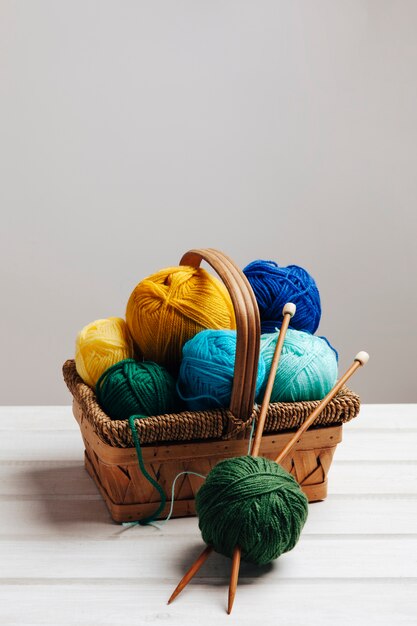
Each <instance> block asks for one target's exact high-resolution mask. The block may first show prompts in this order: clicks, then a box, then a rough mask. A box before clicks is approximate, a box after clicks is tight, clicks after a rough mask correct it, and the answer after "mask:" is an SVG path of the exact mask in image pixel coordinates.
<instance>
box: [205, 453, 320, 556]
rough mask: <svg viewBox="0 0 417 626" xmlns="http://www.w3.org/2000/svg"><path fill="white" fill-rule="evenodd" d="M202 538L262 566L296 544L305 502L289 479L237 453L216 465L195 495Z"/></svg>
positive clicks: (262, 462)
mask: <svg viewBox="0 0 417 626" xmlns="http://www.w3.org/2000/svg"><path fill="white" fill-rule="evenodd" d="M196 511H197V515H198V517H199V527H200V530H201V534H202V537H203V540H204V541H205V542H206V543H207V545H210V546H212V547H213V548H214V549H215V550H216V552H220V553H221V554H224V555H225V556H228V557H231V556H232V555H233V550H234V548H235V546H239V547H240V548H241V551H242V558H243V559H244V560H246V561H249V562H252V563H257V564H258V565H265V564H266V563H270V562H271V561H273V560H274V559H276V558H278V557H279V556H280V555H281V554H283V553H284V552H288V551H289V550H292V548H293V547H294V546H295V544H296V543H297V541H298V539H299V537H300V534H301V530H302V528H303V526H304V524H305V521H306V519H307V514H308V500H307V497H306V496H305V495H304V493H303V492H302V490H301V487H300V485H299V484H298V483H297V481H296V480H295V478H293V477H292V476H291V474H289V473H288V472H287V471H286V470H284V469H283V468H282V467H281V466H280V465H278V464H277V463H275V462H274V461H270V460H269V459H265V458H264V457H251V456H241V457H236V458H232V459H226V460H225V461H221V462H220V463H218V464H217V465H216V466H215V467H214V468H213V469H212V470H211V472H210V473H209V475H208V476H207V478H206V481H205V482H204V483H203V485H202V486H201V487H200V489H199V491H198V492H197V496H196Z"/></svg>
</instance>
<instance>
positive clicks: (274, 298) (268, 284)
mask: <svg viewBox="0 0 417 626" xmlns="http://www.w3.org/2000/svg"><path fill="white" fill-rule="evenodd" d="M243 272H244V274H245V276H246V278H247V279H248V281H249V283H250V285H251V287H252V289H253V291H254V294H255V297H256V300H257V302H258V307H259V313H260V317H261V330H262V333H271V332H273V331H274V330H275V328H280V327H281V322H282V308H283V306H284V305H285V304H286V303H287V302H293V303H294V304H295V305H296V307H297V315H295V316H294V317H293V318H292V320H291V326H292V328H296V329H298V330H303V331H307V332H309V333H315V332H316V330H317V328H318V326H319V323H320V318H321V304H320V294H319V291H318V289H317V285H316V283H315V281H314V279H313V277H312V276H311V275H310V274H309V273H308V272H307V271H306V270H305V269H304V268H302V267H299V266H298V265H288V266H287V267H280V266H279V265H278V263H276V262H275V261H263V260H257V261H253V262H252V263H249V265H247V266H246V267H245V268H244V270H243Z"/></svg>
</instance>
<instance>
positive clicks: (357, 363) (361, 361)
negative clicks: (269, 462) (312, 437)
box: [275, 351, 369, 463]
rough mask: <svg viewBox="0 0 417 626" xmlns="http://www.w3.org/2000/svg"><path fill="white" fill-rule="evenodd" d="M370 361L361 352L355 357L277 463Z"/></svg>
mask: <svg viewBox="0 0 417 626" xmlns="http://www.w3.org/2000/svg"><path fill="white" fill-rule="evenodd" d="M368 361H369V354H368V353H367V352H364V351H361V352H358V354H357V355H356V356H355V359H354V361H353V363H352V365H351V366H350V367H349V369H348V370H347V371H346V372H345V373H344V374H343V376H342V377H341V378H340V379H339V380H338V381H337V383H336V384H335V386H334V387H333V389H331V390H330V391H329V393H328V394H327V396H325V397H324V398H323V400H322V401H321V402H320V404H318V405H317V406H316V408H315V409H314V411H313V412H312V414H311V415H310V416H309V417H308V418H307V419H306V421H305V422H304V423H303V424H302V425H301V426H300V428H299V429H298V430H297V432H296V433H295V434H294V436H293V437H291V439H290V440H289V442H288V443H287V445H286V446H285V447H284V448H283V449H282V450H281V452H280V453H279V455H278V456H277V458H276V459H275V463H281V462H282V460H283V459H285V457H286V456H287V455H288V454H289V452H291V450H292V449H293V447H294V446H295V445H296V443H297V441H298V440H299V438H300V437H301V435H302V434H303V433H304V432H305V431H306V430H307V428H309V427H310V426H311V424H312V423H313V422H314V421H315V420H316V419H317V417H318V416H319V415H320V413H321V412H322V411H323V410H324V409H325V408H326V406H327V405H328V404H329V402H330V401H331V400H332V399H333V398H334V397H335V395H336V394H337V393H338V392H339V391H340V389H341V388H342V387H343V385H344V384H345V383H346V382H347V381H348V380H349V378H350V377H351V376H352V375H353V374H354V373H355V372H356V370H357V369H358V367H361V366H362V365H366V364H367V362H368Z"/></svg>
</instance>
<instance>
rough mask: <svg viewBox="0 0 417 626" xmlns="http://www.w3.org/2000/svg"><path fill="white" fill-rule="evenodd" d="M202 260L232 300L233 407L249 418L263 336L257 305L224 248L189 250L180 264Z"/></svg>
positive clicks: (236, 413) (239, 416)
mask: <svg viewBox="0 0 417 626" xmlns="http://www.w3.org/2000/svg"><path fill="white" fill-rule="evenodd" d="M202 260H204V261H206V262H207V263H208V264H209V265H210V266H211V267H212V268H213V269H214V270H215V272H217V274H218V275H219V276H220V278H221V279H222V281H223V283H224V284H225V286H226V289H227V290H228V292H229V294H230V297H231V299H232V302H233V307H234V310H235V317H236V328H237V345H236V360H235V371H234V377H233V387H232V394H231V398H230V411H231V413H232V414H233V415H234V417H235V418H237V419H240V420H242V421H243V422H246V421H247V420H248V419H249V417H250V416H251V414H252V411H253V403H254V400H255V389H256V379H257V373H258V359H259V346H260V336H261V325H260V320H259V310H258V305H257V303H256V300H255V296H254V294H253V291H252V288H251V286H250V284H249V282H248V280H247V278H246V276H245V275H244V273H243V272H242V270H240V269H239V268H238V267H237V266H236V265H235V264H234V262H233V261H232V260H231V259H230V258H229V257H228V256H227V255H226V254H224V253H223V252H220V251H219V250H215V249H213V248H203V249H197V250H189V251H188V252H186V253H185V254H184V256H183V257H182V259H181V261H180V265H190V266H192V267H199V266H200V263H201V261H202ZM234 428H236V423H230V424H229V431H231V430H233V429H234Z"/></svg>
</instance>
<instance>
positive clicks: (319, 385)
mask: <svg viewBox="0 0 417 626" xmlns="http://www.w3.org/2000/svg"><path fill="white" fill-rule="evenodd" d="M278 336H279V331H278V332H276V333H267V334H265V335H262V336H261V354H262V356H263V358H264V361H265V365H266V369H267V371H269V370H270V368H271V363H272V358H273V355H274V350H275V346H276V343H277V340H278ZM336 380H337V353H336V351H335V350H334V349H333V348H332V347H331V346H330V344H329V343H328V341H327V340H326V339H324V338H322V337H316V336H315V335H310V334H309V333H304V332H302V331H300V330H293V329H291V328H289V329H288V330H287V334H286V336H285V341H284V345H283V347H282V353H281V358H280V361H279V366H278V371H277V374H276V377H275V382H274V386H273V388H272V394H271V402H300V401H302V400H321V399H322V398H324V396H325V395H326V394H327V393H328V392H329V391H330V389H331V388H332V387H333V386H334V384H335V383H336ZM265 387H266V381H265V384H264V385H263V387H262V389H261V392H260V399H261V398H262V397H263V394H264V392H265Z"/></svg>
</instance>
